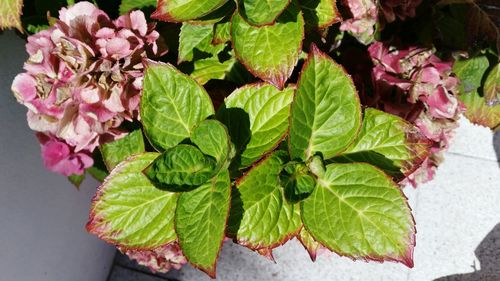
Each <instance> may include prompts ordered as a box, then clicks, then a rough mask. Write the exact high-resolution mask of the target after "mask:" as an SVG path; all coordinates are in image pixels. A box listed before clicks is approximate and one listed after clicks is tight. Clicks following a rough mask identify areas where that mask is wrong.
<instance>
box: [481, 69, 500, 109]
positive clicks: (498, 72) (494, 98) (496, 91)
mask: <svg viewBox="0 0 500 281" xmlns="http://www.w3.org/2000/svg"><path fill="white" fill-rule="evenodd" d="M483 92H484V98H485V99H486V102H487V103H488V104H489V105H495V104H500V63H497V65H495V67H493V69H492V70H491V71H490V73H488V76H487V78H486V82H485V83H484V89H483Z"/></svg>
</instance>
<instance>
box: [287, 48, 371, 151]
mask: <svg viewBox="0 0 500 281" xmlns="http://www.w3.org/2000/svg"><path fill="white" fill-rule="evenodd" d="M360 125H361V105H360V103H359V97H358V94H357V92H356V88H355V87H354V83H353V82H352V80H351V78H350V77H349V76H348V75H347V74H346V72H345V70H344V69H343V68H342V67H341V66H340V65H338V64H336V63H335V62H334V61H333V60H332V59H331V58H330V57H328V55H326V54H324V53H321V52H320V51H319V50H318V49H317V48H316V46H314V45H313V47H312V51H311V52H310V54H309V58H308V59H307V61H306V63H305V65H304V67H303V68H302V72H301V76H300V78H299V83H298V86H297V92H296V94H295V100H294V101H293V103H292V113H291V118H290V138H289V150H290V156H291V157H292V159H301V160H307V159H309V158H310V157H312V156H314V155H315V154H316V153H321V154H322V156H323V158H324V159H329V158H331V157H334V156H335V155H337V154H339V153H340V152H342V151H343V150H345V149H346V148H347V147H348V146H349V145H350V144H351V143H352V142H353V141H354V139H355V138H356V135H357V133H358V130H359V128H360Z"/></svg>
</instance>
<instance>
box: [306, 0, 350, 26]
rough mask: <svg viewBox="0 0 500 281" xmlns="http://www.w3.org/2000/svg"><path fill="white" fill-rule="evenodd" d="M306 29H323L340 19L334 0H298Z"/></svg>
mask: <svg viewBox="0 0 500 281" xmlns="http://www.w3.org/2000/svg"><path fill="white" fill-rule="evenodd" d="M299 2H300V7H301V8H302V12H303V13H304V19H305V21H306V28H307V29H324V28H327V27H329V26H330V25H332V24H334V23H336V22H339V21H341V20H342V17H341V16H340V13H339V12H338V10H337V5H336V2H337V1H336V0H300V1H299Z"/></svg>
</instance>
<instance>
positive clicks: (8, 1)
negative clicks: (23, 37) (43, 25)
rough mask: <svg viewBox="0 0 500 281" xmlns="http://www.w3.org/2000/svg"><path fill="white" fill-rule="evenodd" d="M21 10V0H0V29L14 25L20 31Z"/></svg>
mask: <svg viewBox="0 0 500 281" xmlns="http://www.w3.org/2000/svg"><path fill="white" fill-rule="evenodd" d="M22 10H23V0H2V4H0V30H2V29H7V28H11V27H14V28H17V29H18V30H19V31H21V32H22V30H23V28H22V25H21V14H22V12H23V11H22Z"/></svg>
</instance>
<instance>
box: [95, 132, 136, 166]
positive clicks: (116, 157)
mask: <svg viewBox="0 0 500 281" xmlns="http://www.w3.org/2000/svg"><path fill="white" fill-rule="evenodd" d="M100 149H101V154H102V157H103V160H104V163H106V167H107V168H108V171H111V170H113V169H114V168H115V167H116V165H118V164H119V163H120V162H122V161H123V160H125V159H127V158H128V157H129V156H132V155H134V154H141V153H143V152H146V148H145V147H144V138H143V137H142V131H141V130H140V129H137V130H135V131H132V132H130V133H129V134H128V135H126V136H125V137H123V138H121V139H119V140H116V141H113V142H110V143H106V144H103V145H102V146H101V147H100Z"/></svg>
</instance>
